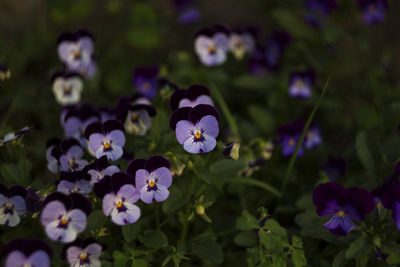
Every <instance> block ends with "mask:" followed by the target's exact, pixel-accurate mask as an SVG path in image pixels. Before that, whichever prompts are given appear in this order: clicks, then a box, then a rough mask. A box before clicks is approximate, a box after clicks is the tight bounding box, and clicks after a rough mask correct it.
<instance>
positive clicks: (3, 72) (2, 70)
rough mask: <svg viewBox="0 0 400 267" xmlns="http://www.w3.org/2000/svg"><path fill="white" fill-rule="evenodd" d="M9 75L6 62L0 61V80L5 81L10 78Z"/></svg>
mask: <svg viewBox="0 0 400 267" xmlns="http://www.w3.org/2000/svg"><path fill="white" fill-rule="evenodd" d="M10 77H11V71H10V69H9V68H8V65H7V63H5V62H1V63H0V81H5V80H8V79H10Z"/></svg>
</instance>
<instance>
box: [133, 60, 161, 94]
mask: <svg viewBox="0 0 400 267" xmlns="http://www.w3.org/2000/svg"><path fill="white" fill-rule="evenodd" d="M159 71H160V70H159V67H157V66H150V67H139V68H136V69H135V70H134V72H133V85H134V86H135V88H136V90H137V91H138V92H139V93H140V94H142V95H144V96H145V97H147V98H149V99H154V98H155V97H156V96H157V89H158V81H157V76H158V73H159Z"/></svg>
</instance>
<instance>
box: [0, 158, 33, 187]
mask: <svg viewBox="0 0 400 267" xmlns="http://www.w3.org/2000/svg"><path fill="white" fill-rule="evenodd" d="M31 169H32V163H31V162H30V161H29V160H21V161H19V162H18V163H17V164H12V163H4V164H2V165H1V167H0V173H1V175H2V176H3V178H4V180H5V181H7V182H8V183H16V184H20V185H27V183H28V182H29V175H30V172H31Z"/></svg>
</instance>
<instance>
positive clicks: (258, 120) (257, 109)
mask: <svg viewBox="0 0 400 267" xmlns="http://www.w3.org/2000/svg"><path fill="white" fill-rule="evenodd" d="M249 114H250V116H251V118H252V119H253V121H254V123H255V124H256V125H258V127H260V129H261V130H263V131H264V132H265V133H266V134H269V133H272V132H273V131H274V129H275V123H274V118H273V116H272V114H271V113H270V112H269V111H268V110H267V109H266V108H264V107H262V106H260V105H251V106H250V107H249Z"/></svg>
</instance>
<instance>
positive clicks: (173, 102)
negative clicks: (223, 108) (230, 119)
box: [169, 84, 214, 111]
mask: <svg viewBox="0 0 400 267" xmlns="http://www.w3.org/2000/svg"><path fill="white" fill-rule="evenodd" d="M199 104H206V105H211V106H214V102H213V101H212V99H211V94H210V90H208V88H207V87H205V86H203V85H199V84H195V85H192V86H190V87H189V88H188V89H187V90H185V89H176V90H175V91H174V93H173V94H172V95H171V98H170V99H169V106H170V107H171V109H172V111H175V110H177V109H178V108H183V107H192V108H193V107H195V106H197V105H199Z"/></svg>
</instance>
